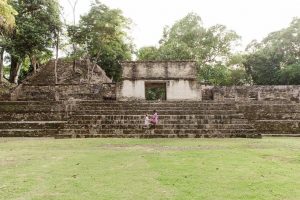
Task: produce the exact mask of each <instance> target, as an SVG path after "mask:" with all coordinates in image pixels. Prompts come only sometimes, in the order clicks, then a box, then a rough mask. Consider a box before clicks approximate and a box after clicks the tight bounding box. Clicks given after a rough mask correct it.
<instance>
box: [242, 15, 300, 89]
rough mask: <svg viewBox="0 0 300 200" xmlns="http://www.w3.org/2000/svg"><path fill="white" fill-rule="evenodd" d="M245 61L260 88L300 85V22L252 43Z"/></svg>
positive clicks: (292, 23) (296, 20)
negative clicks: (264, 86) (265, 86)
mask: <svg viewBox="0 0 300 200" xmlns="http://www.w3.org/2000/svg"><path fill="white" fill-rule="evenodd" d="M247 50H248V53H247V55H246V59H245V61H244V65H245V67H246V70H247V72H248V73H249V75H251V77H252V79H253V82H254V83H255V84H258V85H278V84H300V76H299V75H300V19H298V18H295V19H294V20H293V21H292V22H291V24H290V25H289V27H287V28H284V29H281V30H279V31H276V32H273V33H270V34H269V35H268V36H267V37H266V38H264V39H263V40H262V42H257V41H253V42H252V43H250V44H249V46H248V48H247Z"/></svg>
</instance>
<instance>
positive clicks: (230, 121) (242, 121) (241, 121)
mask: <svg viewBox="0 0 300 200" xmlns="http://www.w3.org/2000/svg"><path fill="white" fill-rule="evenodd" d="M68 123H69V124H79V125H80V124H144V119H143V118H141V119H137V120H105V119H104V120H73V119H71V120H69V121H68ZM159 124H194V125H197V124H248V120H246V119H230V118H229V119H176V120H174V119H161V118H160V120H159Z"/></svg>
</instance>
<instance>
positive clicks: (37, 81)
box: [11, 59, 111, 100]
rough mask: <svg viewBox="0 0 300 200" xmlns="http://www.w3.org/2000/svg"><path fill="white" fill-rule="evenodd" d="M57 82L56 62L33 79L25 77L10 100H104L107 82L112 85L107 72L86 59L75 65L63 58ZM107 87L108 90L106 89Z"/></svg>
mask: <svg viewBox="0 0 300 200" xmlns="http://www.w3.org/2000/svg"><path fill="white" fill-rule="evenodd" d="M57 74H58V77H57V80H58V81H57V83H55V76H54V61H53V60H52V61H50V62H49V63H47V64H46V65H45V66H43V67H41V68H40V69H39V71H38V72H37V73H35V74H33V75H32V76H29V77H28V78H26V79H25V80H24V81H23V83H22V84H20V85H19V86H18V87H17V88H16V89H15V90H14V91H13V92H12V93H11V100H69V99H97V100H101V99H102V98H103V91H104V90H107V89H104V88H105V87H106V86H103V84H104V83H111V80H110V79H109V78H108V77H107V76H106V74H105V72H104V71H103V70H102V69H101V68H100V67H99V66H98V65H95V66H94V65H93V64H91V63H89V62H88V61H86V60H81V61H76V69H75V71H74V70H73V66H72V62H71V61H66V60H63V59H60V60H59V62H58V67H57ZM106 88H107V87H106Z"/></svg>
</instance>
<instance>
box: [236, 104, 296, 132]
mask: <svg viewBox="0 0 300 200" xmlns="http://www.w3.org/2000/svg"><path fill="white" fill-rule="evenodd" d="M240 109H241V110H242V111H243V112H244V113H245V117H247V119H249V121H251V123H252V124H253V125H254V128H255V129H256V130H257V131H258V132H260V133H261V134H262V135H264V136H290V137H300V104H299V103H295V102H287V101H263V102H259V101H254V102H251V103H249V104H247V105H240Z"/></svg>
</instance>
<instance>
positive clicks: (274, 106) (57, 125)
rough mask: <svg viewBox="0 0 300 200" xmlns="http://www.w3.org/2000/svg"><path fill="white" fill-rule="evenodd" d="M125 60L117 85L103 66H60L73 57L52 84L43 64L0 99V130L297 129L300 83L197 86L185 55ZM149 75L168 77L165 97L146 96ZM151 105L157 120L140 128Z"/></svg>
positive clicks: (159, 132)
mask: <svg viewBox="0 0 300 200" xmlns="http://www.w3.org/2000/svg"><path fill="white" fill-rule="evenodd" d="M79 64H80V63H79ZM123 66H124V71H123V81H122V83H121V84H119V85H118V84H113V83H110V81H109V79H108V78H107V77H106V76H104V74H103V72H101V70H99V71H98V73H97V74H95V76H94V79H93V81H91V82H90V83H87V79H86V78H85V77H86V74H87V71H86V66H85V65H84V63H83V64H82V65H79V68H78V70H77V72H76V73H75V74H73V73H71V74H69V73H68V72H64V71H65V67H66V68H67V69H68V70H71V65H70V64H67V66H65V67H64V68H63V67H62V66H61V65H60V67H59V70H60V72H61V73H60V82H59V83H58V84H53V74H51V73H52V72H53V71H52V70H53V68H52V66H51V64H50V65H48V68H47V69H46V70H43V71H41V72H43V73H37V74H36V75H35V76H33V77H31V78H29V79H28V80H26V81H25V82H24V83H23V84H22V85H21V87H18V88H17V90H15V92H13V93H12V94H13V95H12V99H14V100H17V101H2V102H1V101H0V137H1V136H2V137H6V136H34V137H41V136H51V137H57V138H64V137H145V138H152V137H196V138H197V137H251V138H253V137H255V138H257V137H260V136H261V134H263V135H273V136H300V104H299V99H300V98H299V97H300V93H299V91H300V86H236V87H217V86H204V85H198V84H197V82H196V77H195V74H196V73H195V66H194V63H193V62H190V61H184V62H174V61H173V62H125V63H123ZM68 70H67V71H68ZM106 80H108V81H106ZM106 82H108V83H106ZM147 82H150V83H152V82H153V83H157V82H158V83H160V82H162V83H166V85H167V101H162V102H161V101H159V102H157V101H154V102H149V101H145V100H144V98H145V88H144V87H145V83H147ZM42 83H44V84H42ZM115 99H117V101H116V100H115ZM107 100H109V101H107ZM118 100H120V101H118ZM124 100H127V101H124ZM131 100H138V101H131ZM153 109H156V110H158V112H159V119H160V120H159V125H158V126H157V127H156V128H155V129H143V128H142V126H143V120H144V115H145V113H149V114H151V112H152V110H153Z"/></svg>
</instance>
